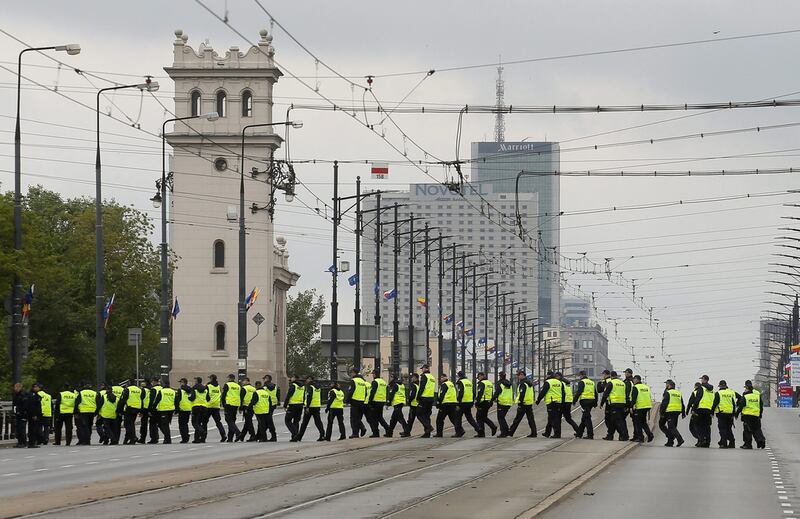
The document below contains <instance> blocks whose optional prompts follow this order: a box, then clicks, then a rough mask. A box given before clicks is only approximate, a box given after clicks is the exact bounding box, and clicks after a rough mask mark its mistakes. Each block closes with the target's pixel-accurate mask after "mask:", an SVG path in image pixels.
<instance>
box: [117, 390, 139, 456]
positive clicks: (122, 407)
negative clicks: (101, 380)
mask: <svg viewBox="0 0 800 519" xmlns="http://www.w3.org/2000/svg"><path fill="white" fill-rule="evenodd" d="M119 412H120V413H121V414H122V416H123V423H124V425H125V437H124V438H123V439H122V444H123V445H133V444H135V443H136V442H137V441H138V440H137V438H136V417H137V416H138V415H139V414H141V413H142V388H140V387H139V386H137V385H136V384H132V385H130V386H128V387H126V388H125V389H123V390H122V395H121V396H120V399H119Z"/></svg>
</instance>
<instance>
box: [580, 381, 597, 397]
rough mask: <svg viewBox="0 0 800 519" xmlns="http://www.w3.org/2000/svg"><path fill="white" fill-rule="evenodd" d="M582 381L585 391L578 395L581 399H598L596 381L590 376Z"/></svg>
mask: <svg viewBox="0 0 800 519" xmlns="http://www.w3.org/2000/svg"><path fill="white" fill-rule="evenodd" d="M581 382H583V393H581V395H580V397H578V398H579V400H597V397H596V396H595V392H594V381H593V380H592V379H590V378H584V379H583V380H581Z"/></svg>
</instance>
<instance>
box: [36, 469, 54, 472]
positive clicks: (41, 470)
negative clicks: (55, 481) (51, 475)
mask: <svg viewBox="0 0 800 519" xmlns="http://www.w3.org/2000/svg"><path fill="white" fill-rule="evenodd" d="M47 470H50V469H34V470H33V471H34V472H45V471H47Z"/></svg>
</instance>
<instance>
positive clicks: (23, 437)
mask: <svg viewBox="0 0 800 519" xmlns="http://www.w3.org/2000/svg"><path fill="white" fill-rule="evenodd" d="M14 418H15V423H14V435H15V436H16V437H17V445H27V444H28V435H27V433H26V431H27V429H28V419H27V418H25V415H16V416H15V417H14Z"/></svg>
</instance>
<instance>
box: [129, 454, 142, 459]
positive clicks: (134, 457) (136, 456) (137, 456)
mask: <svg viewBox="0 0 800 519" xmlns="http://www.w3.org/2000/svg"><path fill="white" fill-rule="evenodd" d="M136 458H141V456H139V455H138V454H136V455H133V456H131V459H132V460H135V459H136Z"/></svg>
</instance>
